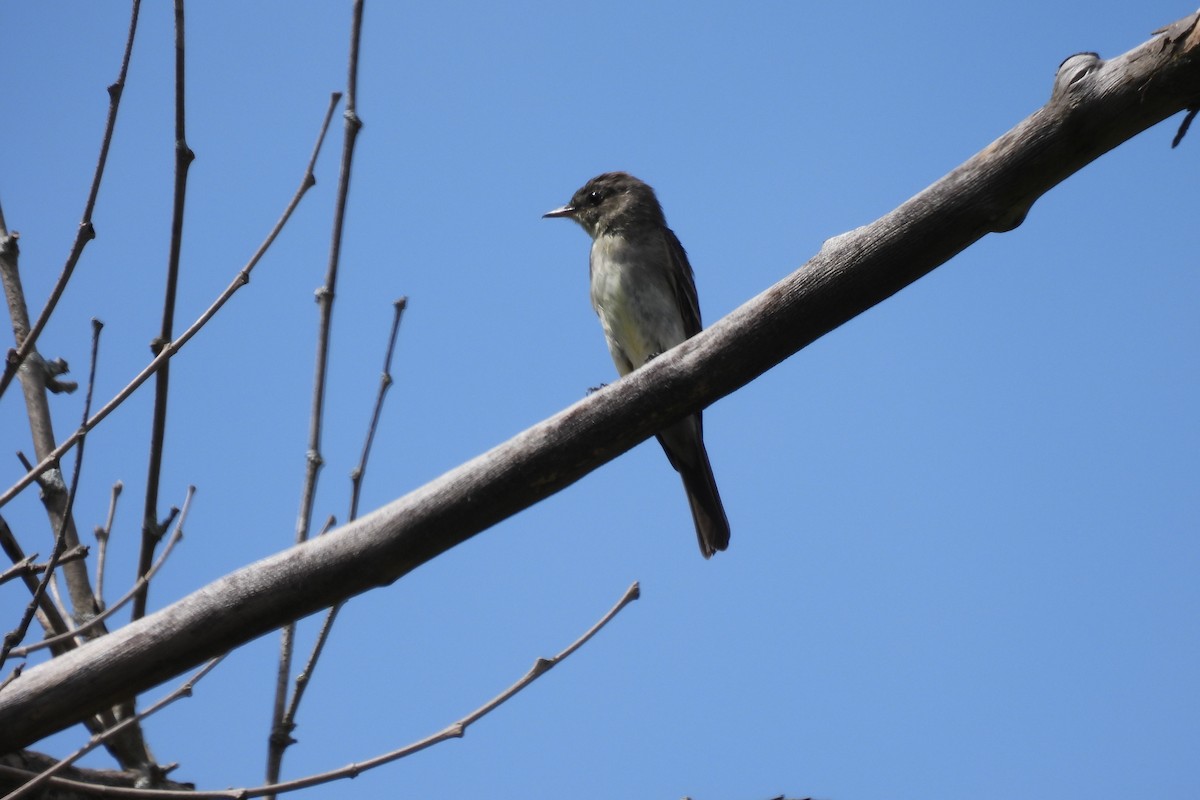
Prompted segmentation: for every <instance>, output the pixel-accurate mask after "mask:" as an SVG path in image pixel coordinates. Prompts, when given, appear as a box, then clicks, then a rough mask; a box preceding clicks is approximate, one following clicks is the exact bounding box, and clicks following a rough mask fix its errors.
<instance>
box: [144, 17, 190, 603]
mask: <svg viewBox="0 0 1200 800" xmlns="http://www.w3.org/2000/svg"><path fill="white" fill-rule="evenodd" d="M184 44H185V39H184V24H183V0H175V191H174V202H173V203H172V208H171V245H170V249H169V253H168V256H167V285H166V288H165V290H164V291H163V315H162V329H161V330H160V332H159V334H158V338H157V339H155V340H154V341H153V342H152V343H151V346H150V350H151V351H152V352H153V353H154V354H155V355H158V353H159V352H160V351H161V350H162V347H163V346H164V345H165V344H166V343H167V342H169V341H171V336H172V335H173V333H174V329H175V296H176V288H177V286H178V284H179V254H180V252H181V251H182V249H183V205H184V202H185V200H186V199H187V176H188V168H189V167H190V166H191V164H192V161H194V160H195V158H196V154H195V153H193V152H192V149H191V148H190V147H188V143H187V130H186V125H185V120H186V114H185V111H186V109H185V106H184V102H183V101H184V88H185V86H186V81H185V80H184ZM170 380H171V362H169V361H167V362H164V363H163V365H162V369H160V370H159V371H158V374H157V375H155V376H154V411H153V415H152V418H151V423H150V458H149V463H148V466H147V468H146V501H145V505H144V506H143V507H142V546H141V550H140V551H139V552H138V566H137V576H136V577H139V578H140V577H142V576H143V575H145V574H146V573H147V572H148V571H149V570H150V564H151V562H152V561H153V560H154V550H155V548H156V547H158V543H159V541H160V540H161V539H162V535H163V532H164V531H166V528H167V523H165V522H159V520H158V488H159V478H160V476H161V474H162V459H163V443H164V439H165V437H166V433H167V398H168V396H169V393H170V388H169V387H170ZM148 592H149V584H148V583H142V584H141V588H139V589H138V592H137V594H136V595H134V598H133V611H132V612H131V613H130V618H131V619H141V618H142V617H144V616H145V615H146V599H147V594H148Z"/></svg>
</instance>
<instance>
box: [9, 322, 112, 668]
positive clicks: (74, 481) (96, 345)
mask: <svg viewBox="0 0 1200 800" xmlns="http://www.w3.org/2000/svg"><path fill="white" fill-rule="evenodd" d="M103 328H104V323H102V322H100V320H98V319H93V320H92V359H91V362H92V363H91V369H90V370H89V371H88V384H87V397H86V398H85V399H84V401H83V419H84V420H85V421H86V420H87V418H88V414H89V413H91V410H92V394H93V392H94V391H95V388H96V361H97V359H98V354H99V352H100V331H101V330H102V329H103ZM85 444H86V437H85V438H84V439H81V440H80V441H79V449H78V450H76V452H75V468H74V469H73V470H72V472H71V488H70V489H69V490H68V491H67V502H66V508H65V510H64V512H63V516H62V522H61V523H60V524H59V528H58V532H57V533H56V535H55V537H54V549H53V550H52V551H51V552H50V560H49V561H48V562H46V570H45V572H44V574H43V575H42V580H41V581H39V582H38V587H37V590H36V591H34V593H33V598H32V599H31V600H30V602H29V604H28V605H27V606H26V607H25V613H24V614H23V615H22V616H21V622H20V623H19V624H18V625H17V627H16V628H15V629H14V630H12V631H10V632H9V633H8V634H7V635H6V636H5V637H4V641H3V643H0V666H2V665H3V664H4V662H5V661H6V660H7V659H8V655H9V653H10V652H11V651H12V649H13V648H14V647H16V646H17V645H18V644H20V643H21V641H22V640H23V639H24V638H25V634H26V633H27V632H28V631H29V623H30V622H32V621H33V615H34V614H35V613H36V612H37V609H38V603H39V600H40V597H41V595H43V594H44V593H45V592H46V587H47V586H48V585H49V584H50V581H51V580H53V578H54V570H55V568H56V567H57V566H58V563H59V560H60V559H61V558H62V556H63V553H64V552H66V549H67V521H68V520H69V519H70V518H71V510H72V507H73V506H74V505H75V495H76V492H77V490H78V489H79V476H80V474H81V473H82V471H83V452H84V445H85Z"/></svg>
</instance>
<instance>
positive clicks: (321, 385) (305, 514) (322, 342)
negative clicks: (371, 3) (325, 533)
mask: <svg viewBox="0 0 1200 800" xmlns="http://www.w3.org/2000/svg"><path fill="white" fill-rule="evenodd" d="M362 15H363V2H362V0H355V1H354V6H353V10H352V12H351V23H350V56H349V69H348V73H349V74H348V76H347V80H346V110H345V111H344V112H343V117H344V119H345V128H344V133H343V137H342V161H341V167H340V169H339V171H338V186H337V195H336V199H335V201H334V212H333V232H332V233H331V235H330V243H329V264H328V268H327V270H326V273H325V283H324V284H323V285H322V286H321V288H320V289H319V290H318V291H317V306H318V312H317V315H318V321H317V354H316V369H315V373H314V375H313V396H312V410H311V413H310V415H309V430H308V449H307V452H306V458H305V470H304V482H303V485H302V488H301V491H300V514H299V515H298V517H297V520H296V543H297V544H299V543H301V542H303V541H305V540H307V539H308V536H309V530H310V528H311V525H312V514H313V502H314V499H315V498H316V490H317V476H318V474H319V473H320V470H321V466H322V464H323V463H324V459H323V458H322V456H321V425H322V420H323V418H324V412H325V386H326V377H325V376H326V368H327V366H328V363H329V341H330V335H331V330H332V324H333V298H334V294H335V290H336V288H337V277H338V267H339V265H340V263H341V251H342V231H343V228H344V225H345V219H346V198H347V197H348V195H349V193H350V167H351V164H352V163H353V160H354V144H355V142H356V141H357V139H358V131H359V129H361V128H362V121H361V120H360V119H359V118H358V112H357V109H356V102H357V96H358V45H359V40H360V38H361V34H362ZM295 640H296V626H295V623H290V624H288V625H285V626H284V627H283V630H282V632H281V634H280V641H279V665H278V668H277V669H276V671H275V703H274V705H273V707H272V710H271V732H270V734H269V735H268V737H267V769H266V777H267V783H276V782H278V780H279V773H280V769H281V767H282V764H283V754H284V751H285V750H287V748H288V745H290V744H291V743H292V742H293V741H294V740H293V739H292V737H291V729H290V728H287V727H285V725H284V715H285V713H286V706H287V695H288V682H289V681H290V679H291V673H292V655H293V652H294V650H295Z"/></svg>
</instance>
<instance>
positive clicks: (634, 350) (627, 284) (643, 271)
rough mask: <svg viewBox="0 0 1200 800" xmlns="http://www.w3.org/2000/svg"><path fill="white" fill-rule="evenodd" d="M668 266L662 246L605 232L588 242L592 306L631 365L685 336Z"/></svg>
mask: <svg viewBox="0 0 1200 800" xmlns="http://www.w3.org/2000/svg"><path fill="white" fill-rule="evenodd" d="M651 244H652V243H651ZM668 269H669V265H668V263H667V261H666V258H665V250H662V249H660V248H654V247H653V246H650V245H648V244H647V243H645V242H639V243H636V244H630V243H629V241H628V240H626V239H625V238H624V237H621V236H612V235H605V236H600V237H598V238H597V239H596V240H595V242H594V243H593V245H592V254H591V297H592V307H593V308H594V309H595V310H596V314H597V315H598V316H599V317H600V324H601V325H602V326H603V328H604V335H605V337H606V338H607V339H608V341H609V345H610V347H611V346H612V345H616V346H617V347H618V348H619V349H620V350H621V351H622V352H623V353H624V355H625V357H626V358H627V359H628V360H629V362H630V363H631V364H632V366H633V367H640V366H641V365H642V364H644V363H646V361H648V360H649V359H650V358H651V357H652V356H656V355H658V354H659V353H662V352H665V351H666V350H669V349H671V348H672V347H674V346H675V345H677V344H679V343H680V342H682V341H683V340H684V339H685V338H686V336H685V335H684V330H683V320H682V316H681V314H680V311H679V307H678V302H677V300H676V298H675V295H674V293H673V292H672V290H671V286H670V282H669V277H668ZM620 366H621V365H620V364H619V363H618V367H620Z"/></svg>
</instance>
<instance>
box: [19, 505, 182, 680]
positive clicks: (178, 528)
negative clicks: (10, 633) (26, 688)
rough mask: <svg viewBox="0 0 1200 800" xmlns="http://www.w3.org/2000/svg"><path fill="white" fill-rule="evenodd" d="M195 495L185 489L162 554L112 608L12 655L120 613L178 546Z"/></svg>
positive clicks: (51, 643) (50, 644)
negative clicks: (172, 530)
mask: <svg viewBox="0 0 1200 800" xmlns="http://www.w3.org/2000/svg"><path fill="white" fill-rule="evenodd" d="M195 494H196V487H195V486H189V487H188V488H187V496H186V497H184V500H183V510H182V511H180V510H179V509H177V508H172V509H171V514H170V517H171V518H175V517H177V520H176V523H175V530H174V532H173V533H172V534H171V537H170V538H169V539H168V540H167V545H166V547H164V548H163V550H162V552H161V553H159V555H158V560H156V561H155V562H154V565H153V566H152V567H150V569H149V570H148V571H147V572H146V574H145V575H143V576H141V577H140V578H138V579H137V581H136V582H135V583H134V585H133V586H131V587H130V589H129V591H128V592H126V593H125V594H124V595H123V596H122V597H121V598H120V599H119V600H117V602H115V603H113V604H112V606H110V607H109V608H107V609H105V610H104V611H102V612H101V613H100V614H97V615H96V617H95V618H93V619H91V620H89V621H87V622H85V623H84V624H82V625H80V626H79V627H77V628H75V629H74V630H70V631H67V632H65V633H61V634H59V635H57V636H51V637H49V638H47V639H43V640H42V641H40V642H34V643H33V644H28V645H25V646H24V647H14V648H13V651H12V654H13V655H15V656H27V655H29V654H30V653H32V652H34V651H36V650H41V649H42V648H44V647H53V646H55V645H57V644H59V643H61V642H63V641H66V640H69V639H73V638H74V637H76V636H78V635H79V634H81V633H85V632H87V630H88V628H90V627H93V626H95V625H99V624H100V623H102V622H104V620H106V619H108V618H109V617H111V616H112V615H113V614H115V613H117V612H118V611H120V610H121V608H123V607H124V606H125V604H126V603H128V602H130V601H131V600H133V598H134V596H135V595H136V594H137V592H138V590H139V589H140V588H142V584H145V583H148V582H149V581H150V580H152V579H153V578H154V575H155V574H156V573H157V572H158V571H159V569H161V568H162V565H163V564H164V563H166V560H167V556H169V555H171V551H172V550H174V549H175V545H176V544H178V543H179V540H180V539H182V538H183V523H184V521H185V520H186V519H187V513H188V509H189V508H191V505H192V497H193V496H195Z"/></svg>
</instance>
